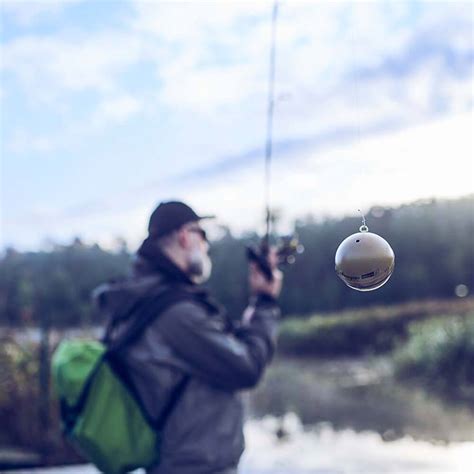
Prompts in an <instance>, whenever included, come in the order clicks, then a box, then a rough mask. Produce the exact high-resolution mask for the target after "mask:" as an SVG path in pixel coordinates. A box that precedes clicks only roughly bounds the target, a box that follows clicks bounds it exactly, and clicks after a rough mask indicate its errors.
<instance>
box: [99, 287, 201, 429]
mask: <svg viewBox="0 0 474 474" xmlns="http://www.w3.org/2000/svg"><path fill="white" fill-rule="evenodd" d="M195 300H196V298H195V297H193V294H192V293H189V292H186V291H185V290H183V289H180V288H179V287H167V288H165V289H164V290H161V291H160V292H159V293H155V294H152V295H147V296H145V297H143V298H141V300H140V303H139V304H136V305H133V310H132V311H131V312H130V314H129V316H131V317H133V318H134V319H133V322H132V324H131V325H130V327H129V328H128V329H127V330H126V331H125V332H124V334H122V335H121V336H120V337H119V338H117V340H116V341H109V342H107V351H106V353H105V355H104V357H105V359H106V360H107V362H108V363H109V366H110V367H111V369H112V370H113V371H114V372H115V374H116V375H117V376H118V377H119V378H120V380H121V381H122V382H123V383H124V384H125V385H126V387H127V389H128V390H129V392H130V393H131V395H132V396H133V397H134V399H135V401H136V402H137V403H138V404H139V406H140V408H141V411H142V413H143V415H144V416H145V418H146V420H147V421H148V423H149V424H150V425H151V426H152V427H153V428H154V429H155V430H162V429H163V427H164V425H165V423H166V421H167V419H168V417H169V415H170V414H171V412H172V411H173V409H174V407H175V406H176V404H177V403H178V401H179V400H180V398H181V396H182V395H183V393H184V391H185V389H186V387H187V385H188V384H189V382H190V379H191V377H190V375H184V376H183V378H182V380H181V381H180V382H179V383H178V385H177V386H176V387H175V389H174V390H173V391H172V393H171V395H170V397H169V399H168V401H167V403H166V405H165V407H164V408H163V410H162V411H161V414H160V416H159V418H158V419H157V420H155V419H152V418H151V417H150V416H149V414H148V412H147V410H146V408H145V406H144V404H143V401H142V399H141V397H140V394H139V393H138V391H137V389H136V388H135V385H134V384H133V382H132V380H131V377H130V374H129V373H128V372H127V371H126V370H125V367H124V365H123V363H122V362H121V360H120V353H121V352H122V350H123V349H124V348H126V347H127V346H130V345H131V344H133V343H134V342H135V341H136V340H137V339H138V338H139V337H140V336H141V335H142V333H143V331H144V330H145V329H146V328H147V327H148V326H149V325H150V324H151V323H152V322H153V321H154V320H155V319H156V318H157V317H159V316H160V315H161V314H163V313H164V312H165V310H166V309H168V308H169V307H170V306H172V305H173V304H175V303H178V302H181V301H195ZM132 313H136V314H135V316H134V315H133V314H132Z"/></svg>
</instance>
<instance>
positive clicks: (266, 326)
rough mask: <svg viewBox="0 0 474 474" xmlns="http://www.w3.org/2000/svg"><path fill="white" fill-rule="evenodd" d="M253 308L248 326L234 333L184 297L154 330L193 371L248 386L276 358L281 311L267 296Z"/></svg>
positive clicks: (232, 386) (220, 383) (231, 385)
mask: <svg viewBox="0 0 474 474" xmlns="http://www.w3.org/2000/svg"><path fill="white" fill-rule="evenodd" d="M253 311H254V314H253V317H252V318H251V320H250V322H249V323H248V324H247V325H246V326H242V327H240V328H239V329H236V330H235V331H234V332H231V333H230V332H226V331H225V330H224V329H223V327H222V321H221V319H220V318H215V317H210V316H209V315H208V314H207V312H206V310H205V309H204V308H203V307H202V306H201V305H199V304H197V303H194V302H182V303H178V304H176V305H174V306H172V307H171V308H169V309H168V310H167V311H165V312H164V313H163V314H162V316H161V317H160V318H159V322H160V324H159V329H158V328H156V330H159V331H160V334H161V335H162V337H163V339H164V340H165V341H166V342H167V344H169V345H170V346H171V348H172V349H173V350H174V352H175V353H176V354H177V355H178V356H179V357H180V358H182V359H183V360H184V361H185V362H186V363H187V364H188V365H189V366H190V367H191V368H192V370H193V373H194V375H196V376H198V377H200V378H202V379H205V380H206V381H207V382H208V383H210V384H211V385H214V386H217V387H219V388H222V389H227V390H238V389H245V388H250V387H253V386H255V385H256V384H257V383H258V381H259V380H260V378H261V376H262V375H263V372H264V370H265V367H266V365H267V364H268V363H269V362H270V360H271V358H272V355H273V352H274V350H275V344H276V332H277V324H278V319H279V316H280V311H279V308H278V306H277V304H276V302H275V300H273V299H272V298H270V297H266V296H262V297H259V298H257V301H256V303H255V306H254V308H253Z"/></svg>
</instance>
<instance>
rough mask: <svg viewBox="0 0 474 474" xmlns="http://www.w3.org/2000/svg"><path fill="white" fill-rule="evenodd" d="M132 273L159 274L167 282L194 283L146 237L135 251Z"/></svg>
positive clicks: (140, 274) (141, 274) (139, 274)
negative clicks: (135, 257)
mask: <svg viewBox="0 0 474 474" xmlns="http://www.w3.org/2000/svg"><path fill="white" fill-rule="evenodd" d="M134 273H135V274H136V275H138V276H143V275H149V274H153V273H159V274H161V275H162V276H163V277H164V279H165V280H166V281H167V282H169V283H183V284H185V285H194V283H193V281H192V280H191V279H190V278H189V277H188V275H186V273H184V272H183V270H181V268H179V267H178V266H177V265H176V264H175V263H174V262H173V261H172V260H171V259H170V258H169V257H168V256H167V255H166V254H165V253H164V252H163V251H162V250H161V249H160V248H159V247H158V245H156V243H155V242H154V241H153V240H151V239H150V238H149V237H147V238H146V239H145V240H144V241H143V243H142V245H141V246H140V248H139V249H138V251H137V259H136V261H135V263H134Z"/></svg>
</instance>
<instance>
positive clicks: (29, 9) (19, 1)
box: [2, 0, 74, 28]
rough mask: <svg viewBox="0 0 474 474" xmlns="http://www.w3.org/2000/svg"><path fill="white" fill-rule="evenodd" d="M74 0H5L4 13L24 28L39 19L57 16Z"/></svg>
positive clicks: (3, 4)
mask: <svg viewBox="0 0 474 474" xmlns="http://www.w3.org/2000/svg"><path fill="white" fill-rule="evenodd" d="M72 3H74V0H67V1H65V0H42V1H33V0H30V1H25V0H4V1H3V2H2V10H3V11H2V13H3V14H4V15H8V16H10V17H11V18H13V20H14V21H15V22H16V23H17V24H18V25H19V26H20V27H23V28H26V27H31V26H33V24H35V23H37V22H38V21H40V20H42V19H44V18H48V19H49V20H50V19H51V17H57V16H59V14H60V13H61V12H62V11H63V10H64V9H65V8H66V6H67V5H70V4H72Z"/></svg>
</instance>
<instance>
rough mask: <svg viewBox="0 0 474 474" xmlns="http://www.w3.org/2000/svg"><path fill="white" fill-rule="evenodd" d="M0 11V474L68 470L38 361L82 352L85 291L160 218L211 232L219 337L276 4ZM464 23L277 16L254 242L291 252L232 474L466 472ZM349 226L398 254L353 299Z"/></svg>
mask: <svg viewBox="0 0 474 474" xmlns="http://www.w3.org/2000/svg"><path fill="white" fill-rule="evenodd" d="M0 5H1V6H0V8H1V30H0V31H1V63H0V67H1V82H0V107H1V117H0V119H1V122H0V134H1V135H0V143H1V150H0V152H1V168H0V173H1V185H0V186H1V208H0V417H1V418H0V419H1V423H0V470H5V469H11V468H23V469H26V468H31V467H38V466H43V467H44V466H54V465H62V464H74V463H80V462H82V460H81V459H80V458H79V456H78V455H77V454H75V453H74V452H73V451H72V450H71V449H70V448H68V446H67V445H66V444H65V443H64V442H63V440H62V438H61V434H60V429H59V421H58V414H57V405H56V400H55V398H54V394H53V392H52V388H51V383H50V373H49V360H50V354H51V352H52V351H53V350H54V348H55V346H56V345H57V343H58V342H59V340H60V339H61V338H63V337H66V336H71V335H78V334H80V335H94V336H99V335H100V334H101V328H102V325H103V324H104V321H102V320H101V319H100V315H97V314H96V313H94V311H93V310H92V306H91V300H90V294H91V291H92V289H93V288H95V287H96V286H97V285H99V284H100V283H102V282H104V281H107V280H110V279H114V278H122V277H124V276H126V275H127V274H128V271H129V265H130V261H131V259H132V257H133V254H134V252H135V251H136V250H137V248H138V245H139V244H140V242H141V240H142V239H143V238H144V237H145V236H146V228H147V222H148V217H149V215H150V213H151V211H152V210H153V209H154V208H155V206H156V205H157V203H158V202H160V201H161V200H170V199H180V200H183V201H185V202H187V203H189V204H190V205H191V206H193V207H194V208H195V209H196V210H197V212H198V213H202V214H207V213H210V214H216V215H217V220H216V223H215V224H213V225H212V226H210V227H209V229H208V231H209V234H210V235H211V237H212V245H211V255H212V257H213V262H214V270H213V274H212V277H211V280H210V282H209V286H210V288H211V290H212V291H213V292H214V293H215V295H216V296H217V297H218V299H219V300H220V301H221V302H222V303H223V304H224V306H225V307H226V309H227V311H228V313H229V314H230V316H231V317H235V318H239V317H240V314H241V312H242V310H243V308H244V307H245V305H246V302H247V298H248V294H247V288H246V273H247V263H246V258H245V246H246V245H247V244H249V243H251V242H257V241H258V238H259V235H260V236H261V234H262V232H263V230H264V217H265V215H264V202H263V200H264V161H263V157H264V152H265V133H266V109H267V94H268V67H269V51H270V36H271V35H270V33H271V13H272V6H273V3H272V2H267V1H263V0H262V1H253V2H244V1H243V2H238V3H237V2H226V3H223V2H202V1H195V2H177V1H168V2H162V1H156V2H142V1H134V0H124V1H105V0H104V1H76V0H70V1H55V0H51V1H44V2H43V1H41V2H40V1H38V2H36V1H35V2H31V1H12V0H3V1H2V3H1V4H0ZM473 24H474V14H473V6H472V3H471V2H460V1H445V2H442V1H439V2H438V1H437V2H427V1H424V2H420V1H409V0H406V1H380V2H355V1H354V2H328V1H327V2H326V1H313V2H285V1H283V2H280V3H279V14H278V23H277V30H276V31H277V35H276V70H275V72H276V81H275V104H274V105H275V109H274V114H275V115H274V130H273V160H274V162H273V168H272V185H271V199H272V215H273V224H274V225H273V227H274V231H275V234H286V233H291V232H295V231H296V232H297V233H298V235H299V237H300V240H301V242H302V244H303V245H304V246H305V249H306V250H305V253H304V254H303V255H301V256H300V257H299V258H298V259H297V261H296V263H295V264H294V265H292V266H291V267H289V268H288V269H287V270H286V272H285V286H284V290H283V293H282V295H281V305H282V309H283V314H284V320H283V323H282V328H281V333H280V343H279V349H278V354H277V357H276V359H275V361H274V363H273V365H272V366H271V368H270V370H269V371H268V373H267V375H266V377H265V380H264V382H263V383H262V385H261V386H260V387H259V388H258V389H257V390H256V391H254V392H252V393H249V394H246V395H245V399H246V404H247V416H248V421H247V424H246V432H247V445H248V448H247V452H246V453H245V455H244V458H243V461H242V472H243V473H244V474H256V473H270V472H271V473H290V472H291V473H303V472H304V473H308V472H314V473H323V472H324V473H342V472H344V473H346V472H347V473H349V472H350V473H352V472H366V473H367V472H368V473H371V472H373V473H384V472H391V473H404V474H407V473H410V472H413V473H422V472H423V473H432V472H434V471H437V472H446V473H448V472H449V473H451V472H463V473H464V472H470V465H471V464H470V463H471V457H472V449H473V448H474V297H473V296H472V294H473V291H474V244H473V241H474V239H473V236H474V161H473V135H472V130H473V128H474V127H473V126H474V118H473V106H474V102H473V99H474V97H473V66H474V30H473ZM358 209H361V211H362V212H363V213H364V214H365V216H366V220H367V225H368V226H369V229H370V230H371V231H372V232H375V233H377V234H379V235H381V236H382V237H384V238H385V239H386V240H387V241H388V242H389V243H390V245H391V246H392V248H393V250H394V252H395V256H396V265H395V271H394V274H393V276H392V277H391V279H390V280H389V281H388V283H387V284H386V285H385V286H383V287H382V288H381V289H379V290H377V291H374V292H369V293H360V292H356V291H353V290H350V289H349V288H348V287H346V286H345V285H344V284H343V282H342V281H340V280H339V279H338V278H337V276H336V274H335V272H334V255H335V252H336V249H337V247H338V245H339V243H340V242H341V241H342V240H343V239H344V238H346V237H347V236H348V235H350V234H352V233H354V232H357V231H358V229H359V226H360V225H361V215H360V213H359V212H358ZM27 472H29V471H27ZM77 472H85V468H79V470H78V471H77ZM91 472H93V471H91Z"/></svg>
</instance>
